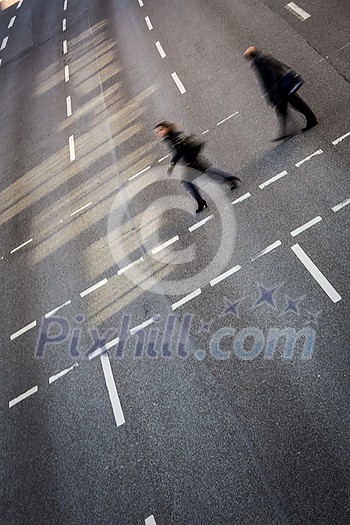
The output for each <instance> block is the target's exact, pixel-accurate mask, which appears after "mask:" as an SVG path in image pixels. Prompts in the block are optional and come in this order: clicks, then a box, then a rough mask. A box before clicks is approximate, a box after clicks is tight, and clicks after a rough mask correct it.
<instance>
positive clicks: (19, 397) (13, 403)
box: [9, 386, 38, 408]
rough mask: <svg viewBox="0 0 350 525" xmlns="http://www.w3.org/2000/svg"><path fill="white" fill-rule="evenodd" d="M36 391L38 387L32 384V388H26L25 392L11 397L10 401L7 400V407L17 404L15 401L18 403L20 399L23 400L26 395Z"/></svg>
mask: <svg viewBox="0 0 350 525" xmlns="http://www.w3.org/2000/svg"><path fill="white" fill-rule="evenodd" d="M37 391H38V387H37V386H33V388H30V389H29V390H27V392H24V394H21V395H20V396H18V397H15V398H14V399H12V401H9V408H12V407H13V406H15V405H17V403H20V402H21V401H23V399H26V398H27V397H29V396H32V395H33V394H35V393H36V392H37Z"/></svg>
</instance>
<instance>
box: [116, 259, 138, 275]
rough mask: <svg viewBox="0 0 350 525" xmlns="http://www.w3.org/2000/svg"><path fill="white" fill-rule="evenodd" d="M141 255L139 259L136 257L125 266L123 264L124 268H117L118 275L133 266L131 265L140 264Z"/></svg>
mask: <svg viewBox="0 0 350 525" xmlns="http://www.w3.org/2000/svg"><path fill="white" fill-rule="evenodd" d="M143 260H144V259H143V257H140V258H139V259H137V260H136V261H134V262H132V263H130V264H128V265H127V266H124V268H121V269H120V270H118V272H117V273H118V275H121V274H123V273H125V272H127V271H128V270H130V269H131V268H133V266H136V265H137V264H140V263H142V262H143Z"/></svg>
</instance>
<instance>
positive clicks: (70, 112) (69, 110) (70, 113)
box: [66, 95, 72, 117]
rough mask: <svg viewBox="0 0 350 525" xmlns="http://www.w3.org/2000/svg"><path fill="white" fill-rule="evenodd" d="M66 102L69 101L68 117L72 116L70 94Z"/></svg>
mask: <svg viewBox="0 0 350 525" xmlns="http://www.w3.org/2000/svg"><path fill="white" fill-rule="evenodd" d="M66 103H67V117H71V116H72V99H71V97H70V95H69V96H68V97H67V98H66Z"/></svg>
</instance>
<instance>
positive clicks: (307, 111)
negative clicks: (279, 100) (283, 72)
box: [288, 93, 317, 131]
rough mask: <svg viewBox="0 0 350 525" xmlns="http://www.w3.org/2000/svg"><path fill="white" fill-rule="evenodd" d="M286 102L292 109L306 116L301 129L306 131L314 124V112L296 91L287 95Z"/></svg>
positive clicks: (315, 122) (315, 120) (315, 119)
mask: <svg viewBox="0 0 350 525" xmlns="http://www.w3.org/2000/svg"><path fill="white" fill-rule="evenodd" d="M288 102H289V104H290V105H291V106H292V107H293V108H294V109H296V110H297V111H299V113H302V114H303V115H304V117H305V118H306V126H305V128H303V129H302V131H306V130H308V129H310V128H312V127H314V126H316V124H317V118H316V115H315V113H314V112H313V111H312V109H311V108H310V107H309V106H308V105H307V104H306V102H304V100H303V99H302V98H301V97H300V96H299V95H298V94H297V93H294V94H293V95H291V96H290V97H288Z"/></svg>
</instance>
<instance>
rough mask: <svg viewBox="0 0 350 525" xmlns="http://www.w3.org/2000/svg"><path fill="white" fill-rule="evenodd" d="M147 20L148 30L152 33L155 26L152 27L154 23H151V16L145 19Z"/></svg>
mask: <svg viewBox="0 0 350 525" xmlns="http://www.w3.org/2000/svg"><path fill="white" fill-rule="evenodd" d="M145 20H146V24H147V27H148V29H149V30H150V31H152V29H153V26H152V22H151V20H150V17H149V16H146V17H145Z"/></svg>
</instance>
